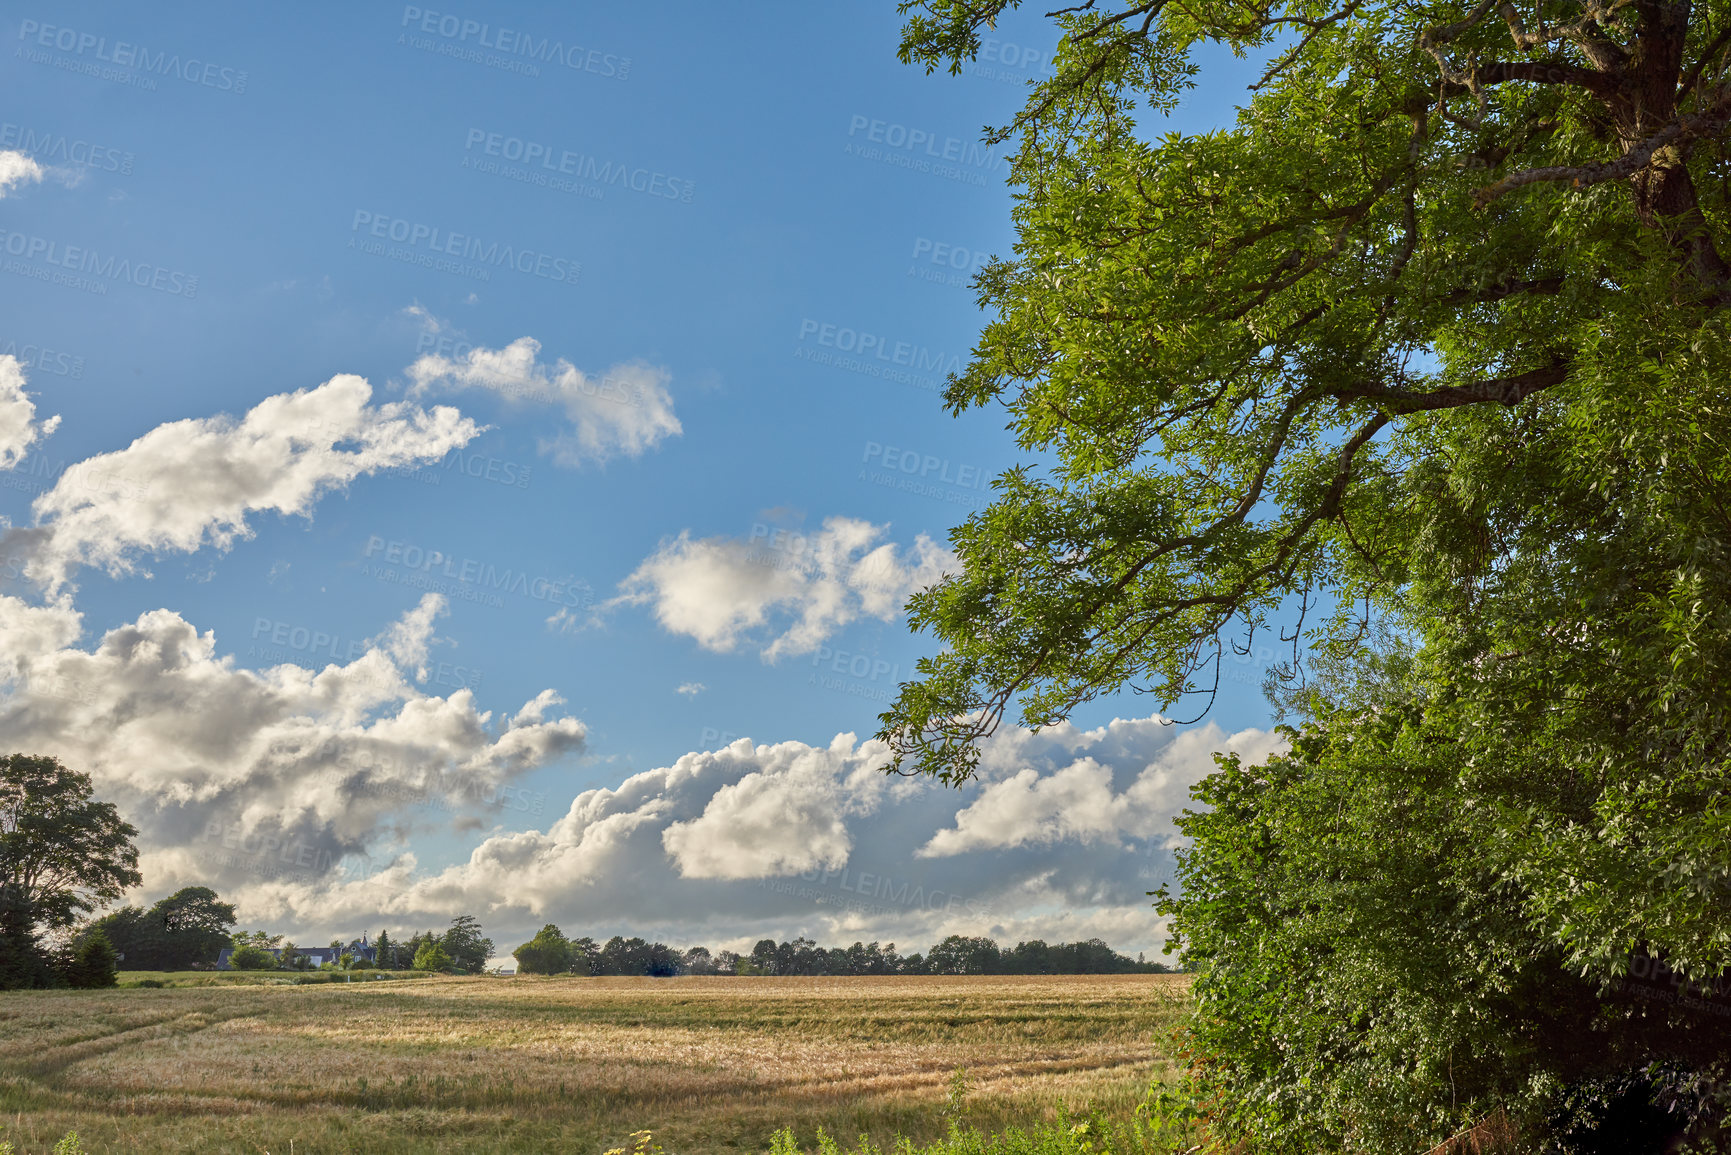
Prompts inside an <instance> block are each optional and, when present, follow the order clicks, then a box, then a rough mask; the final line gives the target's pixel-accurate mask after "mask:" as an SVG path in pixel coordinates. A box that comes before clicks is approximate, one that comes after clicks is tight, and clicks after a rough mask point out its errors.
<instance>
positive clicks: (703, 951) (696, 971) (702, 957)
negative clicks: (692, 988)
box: [682, 946, 715, 975]
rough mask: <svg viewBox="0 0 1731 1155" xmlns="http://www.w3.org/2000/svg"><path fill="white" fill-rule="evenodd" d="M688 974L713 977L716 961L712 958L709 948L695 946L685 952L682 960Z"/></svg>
mask: <svg viewBox="0 0 1731 1155" xmlns="http://www.w3.org/2000/svg"><path fill="white" fill-rule="evenodd" d="M682 964H683V966H684V970H685V973H686V974H691V975H712V974H714V973H715V960H714V959H713V958H711V957H710V954H709V948H708V947H706V946H694V947H692V948H691V949H690V950H688V951H686V952H685V957H684V959H683V960H682Z"/></svg>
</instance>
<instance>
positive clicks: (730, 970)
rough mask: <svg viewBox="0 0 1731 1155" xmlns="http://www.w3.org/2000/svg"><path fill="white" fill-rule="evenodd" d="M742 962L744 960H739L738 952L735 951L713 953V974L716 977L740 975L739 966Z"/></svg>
mask: <svg viewBox="0 0 1731 1155" xmlns="http://www.w3.org/2000/svg"><path fill="white" fill-rule="evenodd" d="M744 961H745V960H744V959H742V958H740V957H739V954H738V952H736V951H731V950H723V951H716V952H715V973H716V974H718V975H736V974H741V973H743V972H741V971H740V969H739V966H740V964H741V963H742V962H744Z"/></svg>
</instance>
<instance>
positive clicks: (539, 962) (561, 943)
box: [511, 923, 572, 975]
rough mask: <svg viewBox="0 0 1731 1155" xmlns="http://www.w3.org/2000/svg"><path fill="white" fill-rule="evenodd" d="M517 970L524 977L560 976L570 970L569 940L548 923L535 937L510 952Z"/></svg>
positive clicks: (570, 953)
mask: <svg viewBox="0 0 1731 1155" xmlns="http://www.w3.org/2000/svg"><path fill="white" fill-rule="evenodd" d="M511 957H512V958H514V959H516V960H517V970H518V972H519V973H521V974H526V975H561V974H565V973H566V972H568V971H569V970H570V969H571V962H572V952H571V940H570V939H568V938H566V937H565V935H564V933H563V932H561V931H560V929H559V928H558V927H557V926H554V925H553V924H552V923H548V924H547V925H546V926H544V927H542V928H541V929H540V931H539V932H537V933H536V935H535V937H534V938H532V939H530V940H529V941H528V942H526V943H524V944H523V945H522V946H520V947H518V948H517V949H516V950H514V951H512V952H511Z"/></svg>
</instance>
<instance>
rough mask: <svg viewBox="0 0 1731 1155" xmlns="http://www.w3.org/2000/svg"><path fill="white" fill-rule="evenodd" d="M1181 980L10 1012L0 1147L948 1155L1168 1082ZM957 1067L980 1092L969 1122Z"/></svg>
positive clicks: (353, 992)
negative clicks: (970, 1131) (820, 1137)
mask: <svg viewBox="0 0 1731 1155" xmlns="http://www.w3.org/2000/svg"><path fill="white" fill-rule="evenodd" d="M1187 987H1188V980H1187V979H1186V978H1184V977H1182V976H1175V975H1075V976H1046V977H1038V978H1021V977H1010V976H1005V977H997V976H994V977H960V978H936V977H919V978H912V977H910V978H784V979H775V978H695V977H693V978H676V979H594V978H532V977H514V978H506V977H475V978H434V979H428V980H423V981H419V982H388V983H386V982H381V983H355V984H352V985H351V984H336V985H330V986H283V985H232V986H228V985H224V986H215V985H213V986H198V987H185V988H171V989H164V990H138V989H122V990H112V991H30V992H14V993H10V994H5V995H0V1141H10V1142H11V1143H13V1144H14V1145H15V1146H16V1148H17V1150H18V1151H19V1152H20V1153H22V1152H32V1153H34V1152H38V1151H41V1152H47V1151H49V1150H50V1149H51V1148H52V1147H53V1145H54V1143H55V1141H56V1140H58V1139H59V1138H60V1137H61V1136H63V1135H64V1134H65V1133H66V1132H68V1131H71V1130H76V1131H77V1132H78V1134H79V1137H80V1139H81V1140H82V1143H83V1147H84V1149H85V1150H86V1151H89V1152H92V1153H96V1152H108V1151H117V1152H121V1151H124V1152H132V1151H139V1152H144V1151H177V1152H178V1151H212V1152H215V1151H222V1152H229V1151H235V1152H270V1153H271V1155H290V1153H310V1152H327V1151H328V1152H338V1151H356V1152H362V1151H364V1152H368V1153H370V1155H371V1153H385V1152H433V1151H464V1152H470V1151H476V1152H489V1151H560V1152H564V1151H571V1152H591V1151H593V1152H600V1151H603V1150H605V1149H607V1148H609V1147H614V1146H618V1145H620V1144H621V1143H622V1142H624V1141H625V1139H626V1137H627V1136H628V1135H629V1134H630V1133H631V1132H633V1131H637V1130H641V1129H645V1128H647V1129H650V1130H652V1131H653V1132H654V1133H655V1139H656V1141H657V1142H658V1143H660V1144H662V1145H664V1146H665V1147H666V1149H667V1150H668V1151H669V1152H670V1153H677V1155H688V1153H697V1152H712V1151H726V1152H740V1151H761V1150H765V1149H767V1147H768V1146H769V1140H770V1135H771V1134H772V1132H774V1131H775V1130H776V1129H777V1128H779V1127H782V1126H791V1127H792V1128H793V1129H794V1131H795V1132H796V1134H797V1135H798V1136H799V1138H800V1139H801V1141H802V1143H804V1144H806V1145H810V1144H811V1143H813V1142H815V1139H816V1135H817V1131H818V1128H819V1127H822V1128H823V1129H824V1130H825V1131H827V1132H828V1133H829V1134H831V1135H840V1136H843V1137H845V1138H847V1139H850V1140H851V1139H852V1138H853V1137H855V1136H858V1135H861V1134H867V1135H870V1136H872V1137H873V1138H874V1139H875V1140H877V1141H879V1142H882V1143H886V1144H887V1143H888V1141H890V1140H891V1139H893V1138H894V1137H895V1136H896V1135H898V1134H902V1135H907V1136H909V1137H911V1138H913V1139H915V1140H916V1141H921V1142H923V1141H926V1140H929V1139H932V1138H935V1137H937V1136H938V1135H940V1134H941V1133H942V1132H943V1131H944V1128H945V1126H946V1123H947V1120H948V1118H950V1117H951V1115H952V1114H957V1115H959V1116H960V1117H961V1118H962V1119H963V1121H965V1122H967V1123H970V1124H972V1125H974V1126H977V1127H980V1128H982V1129H990V1130H996V1129H999V1128H1001V1127H1004V1126H1009V1125H1026V1124H1028V1123H1032V1122H1035V1121H1038V1120H1042V1119H1049V1118H1051V1117H1052V1116H1053V1115H1054V1114H1055V1112H1056V1111H1057V1109H1058V1108H1059V1106H1060V1105H1063V1106H1067V1107H1068V1108H1070V1109H1071V1110H1077V1109H1082V1108H1085V1107H1087V1106H1089V1105H1092V1106H1095V1107H1099V1108H1104V1109H1105V1110H1107V1111H1108V1112H1111V1113H1113V1114H1118V1113H1123V1114H1126V1115H1127V1114H1128V1113H1129V1112H1130V1111H1131V1110H1132V1109H1133V1108H1134V1105H1135V1103H1136V1102H1137V1101H1139V1100H1140V1098H1141V1096H1142V1095H1143V1094H1144V1093H1145V1092H1146V1090H1147V1088H1148V1086H1149V1084H1150V1082H1151V1081H1152V1080H1154V1079H1157V1078H1163V1077H1166V1076H1167V1075H1168V1074H1169V1073H1170V1068H1169V1064H1168V1062H1167V1060H1166V1059H1165V1058H1164V1057H1163V1056H1164V1055H1166V1054H1168V1053H1169V1052H1170V1043H1169V1040H1168V1037H1167V1036H1168V1033H1169V1031H1170V1030H1171V1027H1172V1025H1173V1024H1174V1022H1175V1021H1176V1019H1177V1017H1178V1015H1179V1014H1180V1013H1181V1012H1182V1010H1183V1008H1184V1006H1185V1004H1186V1002H1187V998H1188V994H1187ZM957 1067H961V1068H964V1069H965V1072H966V1075H965V1078H966V1082H967V1083H968V1084H969V1088H968V1090H967V1091H966V1093H965V1094H964V1095H962V1097H961V1099H960V1103H959V1106H955V1105H953V1086H954V1083H953V1080H954V1073H955V1070H956V1068H957Z"/></svg>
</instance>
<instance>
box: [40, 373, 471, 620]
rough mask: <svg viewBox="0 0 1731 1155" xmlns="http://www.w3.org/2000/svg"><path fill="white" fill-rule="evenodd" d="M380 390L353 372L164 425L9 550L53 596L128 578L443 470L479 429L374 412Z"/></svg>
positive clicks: (90, 476)
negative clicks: (356, 489)
mask: <svg viewBox="0 0 1731 1155" xmlns="http://www.w3.org/2000/svg"><path fill="white" fill-rule="evenodd" d="M371 397H372V387H371V386H369V385H368V384H367V382H366V381H365V380H364V379H362V378H360V377H356V376H352V375H349V374H343V375H340V376H337V377H333V378H331V379H330V380H329V381H327V382H325V383H324V384H323V385H320V386H318V387H317V388H315V389H303V390H299V391H296V392H294V393H281V394H277V395H276V396H273V397H267V398H266V399H265V400H263V401H261V402H259V403H258V404H257V405H256V406H254V407H253V408H252V410H251V411H250V412H248V413H247V414H246V416H245V417H243V418H241V419H239V420H238V421H237V420H235V419H234V418H232V417H228V416H217V417H207V418H190V419H187V420H184V421H174V422H170V423H168V424H166V425H159V426H157V427H156V428H155V429H153V430H151V431H150V432H149V433H146V434H145V435H144V436H142V437H140V438H138V439H137V440H136V441H134V442H133V443H132V444H131V445H130V446H128V447H127V448H125V449H122V450H118V451H116V452H113V453H104V454H99V455H97V456H95V457H92V458H89V459H87V460H84V461H80V462H78V463H77V464H75V465H72V466H69V467H68V468H67V470H66V471H65V473H64V474H63V475H62V476H61V478H60V480H59V481H58V482H57V483H56V485H55V487H54V488H53V489H52V490H50V491H49V492H47V493H45V494H43V495H42V496H40V497H38V498H37V499H36V501H35V503H34V504H33V506H32V509H33V510H34V511H35V514H36V525H35V526H34V527H32V528H29V529H13V530H11V531H9V533H8V534H7V537H8V539H9V544H12V545H14V546H16V547H19V548H20V549H21V551H22V552H23V554H24V555H25V556H26V557H27V558H28V561H27V563H26V571H25V572H26V573H27V574H28V575H29V577H30V578H31V579H32V580H34V581H37V582H40V583H41V584H43V585H44V586H45V587H47V588H49V589H50V590H53V589H57V588H58V587H60V586H61V585H62V584H64V583H65V582H66V580H67V578H68V576H69V575H70V573H71V571H72V570H73V569H74V568H76V567H78V566H81V565H94V566H102V567H104V568H105V569H106V570H107V571H108V572H109V573H111V574H115V575H120V574H126V573H130V572H132V571H133V570H135V569H136V568H137V559H138V556H139V555H140V554H145V553H162V552H165V551H169V550H173V551H178V552H185V553H190V552H193V551H195V550H197V549H200V548H201V547H203V546H205V545H214V546H216V547H217V548H218V549H227V548H229V547H230V546H231V545H232V544H233V542H234V540H235V539H236V538H244V537H249V536H251V534H252V529H251V527H250V526H249V525H248V524H247V515H248V514H251V513H258V512H276V513H280V514H300V515H303V516H304V515H307V514H309V513H310V511H311V509H312V507H313V505H314V504H315V503H316V502H317V501H318V500H319V498H321V497H322V496H324V495H325V494H326V493H328V492H330V491H332V490H335V489H340V488H342V487H344V486H346V485H347V484H348V483H349V482H350V481H352V480H354V479H355V478H356V477H360V476H362V475H364V474H368V473H373V472H376V471H378V470H381V469H390V468H393V467H399V466H407V465H414V464H419V463H422V462H428V461H437V460H439V459H440V458H441V457H443V456H444V455H445V454H446V453H447V452H449V451H450V450H452V449H454V448H457V447H459V446H462V445H466V444H467V443H468V442H469V441H470V440H471V439H473V438H474V437H475V435H476V434H477V433H479V432H480V429H481V427H480V426H478V425H476V424H475V423H474V422H473V421H471V420H469V419H468V418H466V417H464V416H463V415H462V414H460V413H458V412H457V410H455V409H452V408H450V407H449V406H438V407H436V408H434V409H432V410H426V409H422V408H420V407H419V406H417V405H414V404H411V403H409V402H405V401H399V402H392V403H390V404H386V405H379V406H371V405H369V404H368V401H369V400H370V399H371Z"/></svg>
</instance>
